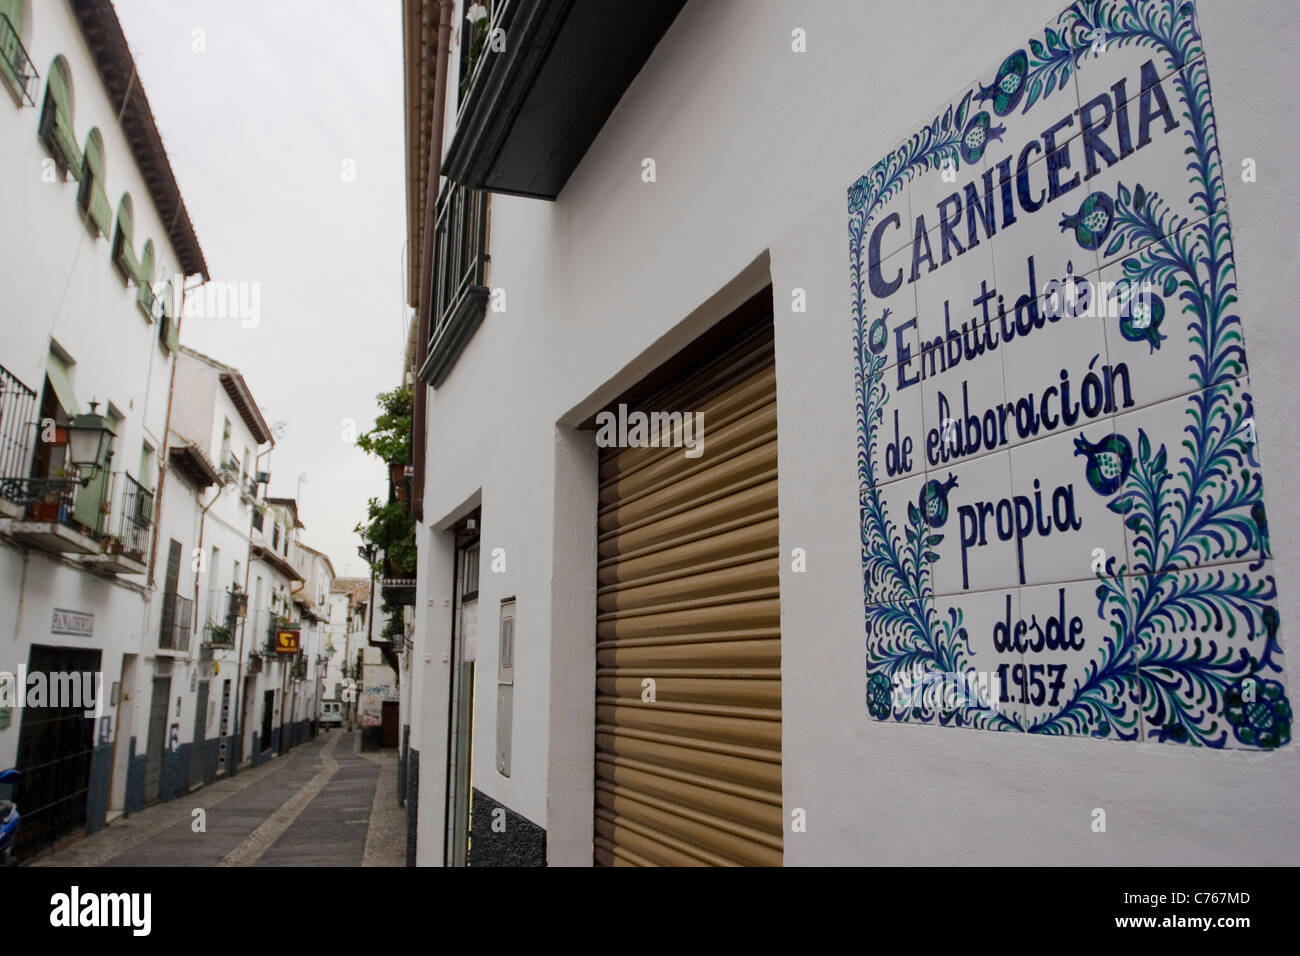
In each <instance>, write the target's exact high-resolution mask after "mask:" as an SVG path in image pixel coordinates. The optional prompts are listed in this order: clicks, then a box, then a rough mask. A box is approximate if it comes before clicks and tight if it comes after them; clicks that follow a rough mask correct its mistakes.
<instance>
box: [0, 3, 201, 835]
mask: <svg viewBox="0 0 1300 956" xmlns="http://www.w3.org/2000/svg"><path fill="white" fill-rule="evenodd" d="M0 14H3V19H0V47H3V49H4V51H5V55H4V57H3V58H0V86H3V87H4V88H5V94H4V95H0V176H3V177H4V180H5V182H6V188H5V218H4V226H3V228H0V281H2V282H3V286H4V292H5V307H4V318H3V321H0V366H3V371H2V372H0V379H3V385H2V387H3V397H2V398H0V499H2V500H3V504H0V509H2V511H0V589H3V598H2V599H0V631H2V632H3V633H4V634H5V635H7V637H6V639H5V642H4V649H3V650H2V651H0V671H6V672H17V671H18V670H19V669H20V668H25V669H28V670H30V671H31V672H42V673H61V672H66V673H71V672H84V673H89V674H99V675H102V684H103V694H102V695H100V696H98V704H99V706H98V707H97V709H96V711H95V714H94V716H93V718H86V717H83V716H81V713H82V710H81V709H80V708H77V707H66V708H63V709H56V708H52V707H43V708H37V707H32V708H30V709H24V708H17V707H10V706H0V766H5V767H8V766H12V765H15V764H17V765H18V766H19V768H20V771H21V772H24V773H25V778H24V779H23V780H22V781H21V783H20V795H21V797H22V800H23V808H22V813H23V826H22V833H21V835H20V836H19V840H20V848H19V849H20V852H30V851H33V850H36V849H39V848H41V847H43V846H46V845H49V844H50V843H51V842H53V841H54V840H56V839H58V838H59V837H61V836H63V835H65V834H67V833H69V832H72V831H74V830H77V829H79V828H81V827H87V828H89V829H94V828H97V827H99V826H102V825H103V824H104V822H105V820H106V818H107V816H108V812H109V802H110V795H109V790H110V786H109V781H110V779H112V780H113V781H114V783H115V790H116V794H115V798H114V800H113V804H114V806H115V807H120V806H122V803H123V800H124V798H125V794H124V792H123V791H124V786H125V785H126V784H125V781H127V780H128V778H131V777H133V775H134V774H135V773H136V771H137V770H138V771H139V772H140V773H141V774H145V773H157V774H161V763H160V762H159V763H157V764H154V765H150V766H149V767H148V768H146V766H145V763H146V760H145V756H144V751H145V745H144V739H145V737H144V735H145V731H146V729H147V727H148V725H149V723H150V714H151V708H153V707H154V701H153V700H151V692H152V691H153V690H154V687H155V686H156V685H155V684H154V678H156V677H161V676H162V674H163V672H164V671H165V670H166V667H165V666H160V665H159V662H158V661H157V660H156V659H155V658H154V655H153V651H152V645H153V638H152V633H151V632H150V620H151V602H152V601H153V598H154V596H155V594H156V592H157V591H158V590H159V589H160V587H161V582H162V580H163V577H164V572H165V570H166V560H167V555H166V554H165V553H164V554H163V555H162V556H161V558H160V556H159V550H160V548H159V547H158V546H157V542H158V534H159V530H158V528H157V527H156V526H155V517H156V515H157V514H158V513H159V510H160V509H159V506H158V498H159V495H160V493H161V494H162V496H163V497H164V498H168V497H170V489H166V488H165V487H164V484H165V482H166V472H165V470H164V468H163V465H164V462H165V455H166V448H167V415H168V396H169V387H170V381H171V377H172V374H173V363H174V358H175V355H176V351H177V347H178V331H179V325H180V316H179V315H178V314H177V313H178V310H177V309H175V302H174V301H173V298H177V299H178V298H179V295H177V296H175V297H173V296H172V295H171V294H170V293H171V289H170V288H168V287H166V285H165V284H166V283H168V282H170V281H173V280H174V279H179V278H180V277H182V276H183V277H185V279H183V280H180V281H191V280H192V281H200V280H206V279H207V275H208V270H207V265H206V263H205V261H204V258H203V253H202V251H201V250H200V248H199V244H198V240H197V238H196V236H195V232H194V228H193V226H192V224H191V222H190V219H189V215H188V213H187V212H186V209H185V205H184V202H183V201H182V199H181V195H180V190H179V188H178V186H177V183H176V179H175V177H174V175H173V173H172V170H171V168H170V165H169V164H168V161H167V155H166V152H165V151H164V149H163V146H162V142H161V139H160V137H159V135H158V130H157V127H156V125H155V123H154V120H153V116H152V114H151V111H150V108H149V102H148V99H147V97H146V95H145V92H144V90H143V88H142V87H141V85H140V82H139V79H138V77H136V75H135V69H134V65H133V62H132V58H131V54H130V51H129V49H128V47H127V44H126V41H125V39H124V38H123V36H122V33H121V29H120V27H119V26H118V23H117V19H116V16H115V14H114V13H113V9H112V6H111V4H109V3H107V2H77V3H68V4H62V3H60V4H44V3H43V4H31V3H28V2H14V0H10V2H6V3H3V4H0ZM92 407H93V408H94V409H96V410H97V411H98V413H99V414H100V415H102V416H104V418H105V424H106V425H107V426H108V427H109V428H110V429H111V432H112V438H111V456H112V457H111V459H109V460H108V461H107V462H106V463H105V464H104V466H103V467H99V468H90V467H83V468H81V469H80V470H78V469H77V468H76V467H74V466H75V463H76V459H77V458H78V454H77V447H76V446H77V440H76V438H75V436H74V437H73V438H72V441H71V442H70V441H69V437H70V432H69V426H72V425H76V424H78V423H77V422H76V420H75V419H76V416H79V415H83V414H84V413H86V412H87V411H88V410H90V409H91V408H92ZM91 457H92V458H93V456H91ZM85 460H86V461H87V462H89V460H90V459H89V458H87V459H85ZM164 544H165V542H164ZM161 550H164V551H165V548H164V549H161ZM153 603H154V604H157V602H153ZM11 686H12V685H11ZM174 693H175V692H174V691H172V690H171V688H170V687H169V688H168V691H167V694H166V695H161V694H160V697H159V701H158V703H159V705H160V709H161V711H162V712H163V713H164V714H165V715H166V716H164V717H163V718H162V720H161V721H160V724H161V725H164V726H165V725H166V724H167V723H168V722H172V721H175V719H176V718H175V717H174V716H173V714H174V708H173V706H172V704H171V703H169V701H171V700H172V698H173V697H174ZM163 732H165V731H163ZM128 767H130V771H129V772H128Z"/></svg>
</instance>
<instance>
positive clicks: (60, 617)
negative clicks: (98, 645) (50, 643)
mask: <svg viewBox="0 0 1300 956" xmlns="http://www.w3.org/2000/svg"><path fill="white" fill-rule="evenodd" d="M50 633H51V634H72V635H74V636H76V637H92V636H93V635H94V633H95V615H94V614H88V613H86V612H84V611H67V610H64V609H63V608H57V607H56V608H55V609H54V619H53V621H52V622H51V623H50Z"/></svg>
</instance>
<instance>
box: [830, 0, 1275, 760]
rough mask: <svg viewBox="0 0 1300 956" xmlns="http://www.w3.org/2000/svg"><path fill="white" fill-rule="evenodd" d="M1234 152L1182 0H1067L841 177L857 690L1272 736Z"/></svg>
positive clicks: (1127, 725)
mask: <svg viewBox="0 0 1300 956" xmlns="http://www.w3.org/2000/svg"><path fill="white" fill-rule="evenodd" d="M1236 174H1237V171H1236V170H1235V169H1232V168H1227V169H1225V167H1224V165H1223V160H1222V158H1221V156H1220V154H1219V149H1218V142H1217V135H1216V126H1215V119H1214V111H1213V106H1212V103H1211V98H1210V81H1209V75H1208V71H1207V67H1206V60H1205V57H1204V51H1203V48H1202V44H1201V36H1200V32H1199V29H1198V27H1197V23H1196V12H1195V7H1194V5H1193V4H1192V3H1190V2H1183V3H1175V2H1149V3H1140V4H1132V3H1128V2H1122V0H1080V2H1078V3H1075V4H1073V5H1071V6H1070V8H1069V9H1068V10H1066V11H1065V12H1064V13H1062V14H1061V15H1060V16H1059V17H1057V18H1056V19H1055V20H1053V21H1051V22H1050V23H1048V24H1047V25H1046V26H1045V27H1044V28H1043V29H1042V30H1041V31H1039V32H1038V33H1036V34H1035V35H1034V36H1033V37H1032V38H1031V39H1029V41H1028V42H1027V43H1026V44H1024V45H1023V46H1021V47H1018V48H1016V49H1012V50H1007V51H1004V55H1003V56H1002V57H1001V58H1000V59H999V60H998V61H997V62H995V63H992V64H990V66H989V69H988V70H986V71H985V72H984V73H983V74H982V75H980V76H979V77H978V78H977V79H976V81H975V82H973V83H972V84H971V85H970V86H969V87H968V88H967V89H965V90H963V91H961V92H959V94H958V95H957V96H956V97H955V98H954V99H953V100H952V101H951V102H950V103H949V104H947V105H946V106H945V107H943V108H941V109H940V110H939V111H938V113H937V115H935V116H933V118H932V119H930V118H929V117H927V122H925V124H924V125H922V126H921V128H920V129H919V130H918V131H917V132H916V133H915V134H914V135H913V136H911V137H910V138H909V139H908V140H907V141H906V142H904V143H902V144H901V145H900V146H898V148H896V149H894V150H892V151H891V152H890V153H889V154H888V155H887V156H886V157H885V158H884V159H882V160H881V161H880V162H879V163H877V164H876V165H875V166H874V167H872V168H871V170H870V171H869V172H868V173H867V174H866V175H864V176H863V177H862V178H861V179H859V180H858V181H857V182H856V183H854V184H853V186H852V187H851V188H850V190H849V194H848V215H849V237H850V238H849V250H850V281H851V294H852V303H853V318H854V326H855V331H854V345H855V352H856V362H857V389H858V393H857V412H858V477H859V509H860V519H861V543H862V566H863V583H864V590H865V598H866V706H867V710H868V712H869V713H870V715H871V716H872V717H874V718H876V719H877V720H881V721H891V722H904V721H905V722H920V723H938V724H941V725H945V726H964V727H974V728H980V729H987V730H1003V731H1009V732H1028V733H1036V734H1055V735H1088V736H1093V737H1106V738H1113V739H1120V740H1144V741H1158V742H1167V743H1183V744H1194V745H1203V746H1209V747H1224V746H1230V747H1244V748H1274V747H1279V746H1282V745H1285V744H1286V743H1288V742H1289V741H1290V737H1291V707H1290V704H1289V702H1288V700H1287V695H1286V690H1285V686H1284V679H1285V678H1284V669H1283V662H1282V647H1281V644H1280V642H1279V640H1278V623H1279V618H1278V612H1277V590H1276V585H1275V582H1274V573H1273V566H1272V560H1271V555H1270V550H1269V539H1268V524H1267V521H1266V518H1265V510H1264V494H1263V487H1262V474H1261V468H1260V459H1261V456H1260V445H1261V444H1267V441H1268V437H1269V436H1260V435H1258V434H1257V431H1256V427H1255V421H1254V417H1253V412H1252V406H1251V393H1250V386H1249V383H1248V379H1247V375H1248V368H1247V362H1246V346H1245V342H1244V332H1243V323H1242V319H1241V316H1242V314H1243V313H1244V314H1249V313H1248V312H1244V310H1243V309H1242V303H1241V302H1239V299H1238V293H1237V289H1236V273H1235V265H1234V259H1233V247H1232V234H1231V230H1230V228H1229V221H1228V213H1229V210H1228V207H1227V198H1226V194H1225V188H1224V177H1225V175H1236ZM1288 440H1289V438H1286V437H1283V438H1282V439H1280V441H1288Z"/></svg>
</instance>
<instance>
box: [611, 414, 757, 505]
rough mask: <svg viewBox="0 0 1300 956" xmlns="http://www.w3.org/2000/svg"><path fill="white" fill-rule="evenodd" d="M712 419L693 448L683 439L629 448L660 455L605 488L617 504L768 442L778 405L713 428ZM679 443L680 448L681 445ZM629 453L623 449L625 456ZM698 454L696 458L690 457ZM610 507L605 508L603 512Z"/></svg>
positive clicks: (695, 434)
mask: <svg viewBox="0 0 1300 956" xmlns="http://www.w3.org/2000/svg"><path fill="white" fill-rule="evenodd" d="M709 421H710V420H709V419H708V418H707V417H706V418H704V419H703V420H702V423H703V428H704V431H703V435H702V436H701V434H700V433H699V430H698V428H697V429H696V431H695V432H694V433H693V435H694V441H695V446H694V448H687V447H685V445H684V443H683V442H682V441H680V440H679V441H677V443H676V445H672V446H669V447H667V448H650V449H644V448H633V449H629V452H630V451H636V452H641V451H647V450H648V451H653V452H655V453H656V455H657V457H656V458H654V459H653V460H651V461H650V462H648V463H647V464H646V465H645V466H643V467H641V468H638V469H637V470H636V471H635V472H632V473H631V474H628V473H626V472H620V473H619V475H618V477H617V478H615V479H612V480H611V482H610V483H609V486H607V487H606V489H604V490H605V491H606V492H607V493H612V497H613V498H614V501H615V503H616V504H615V505H614V506H617V507H621V506H624V505H627V504H630V503H632V502H635V501H637V500H638V499H640V498H642V497H644V496H645V495H647V494H650V493H651V492H653V491H657V490H660V489H663V488H665V487H669V486H673V485H680V484H681V483H682V482H683V481H685V480H687V479H689V478H693V477H695V476H696V475H698V474H699V473H700V472H702V471H707V470H708V469H709V468H711V467H717V466H718V465H720V464H723V463H724V462H730V461H735V460H736V459H737V458H741V457H743V456H744V455H746V454H748V453H750V452H752V451H754V450H755V449H757V448H761V447H762V446H763V445H764V444H766V443H769V442H771V441H772V439H773V438H774V437H775V435H776V405H775V404H765V405H759V406H756V407H755V408H754V410H753V414H752V415H750V416H749V417H747V418H741V419H738V420H737V421H733V422H731V423H730V424H728V425H723V426H721V427H711V426H710V424H709ZM679 446H680V447H679ZM629 452H622V454H624V455H626V454H628V453H629ZM691 455H695V457H690V456H691ZM605 510H607V509H605V508H602V509H601V511H602V512H603V511H605Z"/></svg>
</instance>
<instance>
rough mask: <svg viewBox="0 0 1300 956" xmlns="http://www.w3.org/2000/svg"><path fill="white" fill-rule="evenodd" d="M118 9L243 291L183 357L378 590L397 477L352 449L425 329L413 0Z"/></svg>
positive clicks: (166, 0)
mask: <svg viewBox="0 0 1300 956" xmlns="http://www.w3.org/2000/svg"><path fill="white" fill-rule="evenodd" d="M115 6H116V8H117V13H118V18H119V19H120V21H121V23H122V30H123V32H124V33H125V34H126V38H127V42H128V43H129V44H130V47H131V52H132V55H133V56H134V58H135V62H136V68H137V71H138V74H139V76H140V79H141V82H142V83H143V86H144V90H145V93H146V94H147V95H148V97H149V102H150V105H151V106H152V107H153V113H154V117H155V119H156V121H157V124H158V129H159V131H160V132H161V133H162V138H163V143H164V145H165V146H166V148H167V153H168V156H169V157H170V159H171V164H172V169H173V170H174V171H175V173H176V179H177V182H178V183H179V184H180V189H181V195H182V196H183V197H184V199H185V205H186V208H187V209H188V211H189V214H190V219H191V221H192V222H193V224H194V229H195V232H196V233H197V235H198V238H199V244H200V245H201V246H202V248H203V253H204V256H205V258H206V259H207V263H208V271H209V273H210V275H211V278H212V281H213V282H214V283H230V282H237V283H240V284H241V285H240V286H238V290H239V295H240V299H239V302H240V304H241V308H239V309H237V310H236V309H234V308H233V303H234V300H233V298H232V299H231V300H229V301H230V303H231V305H230V306H228V308H227V313H226V315H225V316H224V317H219V316H214V315H212V314H211V313H212V312H214V311H217V310H215V309H207V310H206V312H207V313H208V314H205V315H200V314H198V310H195V311H194V312H193V313H192V312H191V310H190V309H188V308H187V315H186V318H185V319H184V320H183V322H182V326H181V342H182V344H184V345H188V346H189V347H191V348H194V349H197V350H198V351H200V352H203V353H204V354H206V355H210V356H212V357H213V358H215V359H217V360H218V361H221V362H224V363H226V364H228V365H233V366H235V367H237V368H238V369H239V370H240V371H241V372H242V373H243V375H244V379H245V380H246V381H247V382H248V386H249V389H250V391H251V392H252V394H253V398H254V399H255V400H256V401H257V403H258V405H259V407H260V408H261V410H262V414H263V417H265V418H266V420H267V422H269V423H271V424H272V426H273V427H276V426H277V424H278V423H283V425H282V427H280V428H278V429H277V430H278V431H279V437H278V438H277V440H276V445H275V449H274V451H272V452H271V455H270V458H269V467H268V463H267V461H265V460H264V461H263V463H262V466H261V467H262V470H269V471H270V472H271V483H270V494H271V496H273V497H295V496H296V497H298V512H299V515H300V516H301V518H302V521H303V524H304V525H305V526H306V527H305V530H303V531H301V532H300V533H299V534H300V540H301V541H302V542H303V543H304V544H306V545H308V546H310V547H313V548H315V549H316V550H318V551H323V552H324V553H325V554H327V555H329V557H330V560H331V562H332V563H333V565H334V569H335V573H336V574H338V575H340V576H343V575H348V574H352V575H364V574H366V573H367V572H366V570H365V565H364V562H362V560H361V559H360V558H359V557H358V556H357V552H356V548H357V545H358V544H359V543H360V541H359V540H358V538H357V536H356V534H355V533H354V532H353V528H354V527H355V526H356V524H357V522H358V521H359V520H361V519H362V518H364V516H365V503H366V500H367V499H368V498H370V497H379V498H381V499H383V498H384V497H385V496H386V495H387V478H386V469H385V466H384V465H383V463H382V462H379V461H378V460H377V459H374V458H371V457H369V456H367V455H365V454H364V453H363V452H361V451H360V450H359V449H358V448H356V447H355V445H354V444H353V441H354V439H355V437H356V435H357V434H359V433H361V432H364V431H366V430H367V429H368V428H370V427H371V425H372V424H373V422H374V418H375V414H376V412H377V407H376V404H375V400H374V399H375V395H376V394H378V393H379V392H381V391H387V390H389V389H391V388H393V387H394V386H396V385H397V384H398V382H399V381H400V378H401V373H402V357H403V354H404V351H405V347H406V323H407V321H408V316H409V314H410V310H409V309H408V308H406V306H405V304H404V301H405V295H404V288H405V274H406V273H405V269H406V265H405V236H406V222H405V216H406V207H405V184H404V176H405V163H404V159H403V148H404V147H403V142H404V131H403V116H402V26H401V4H400V0H331V2H330V3H328V4H325V3H320V2H315V0H275V2H273V3H267V2H265V0H183V2H176V0H115ZM300 475H302V476H305V477H304V478H303V481H302V484H301V492H300V491H299V488H300V485H299V476H300Z"/></svg>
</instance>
